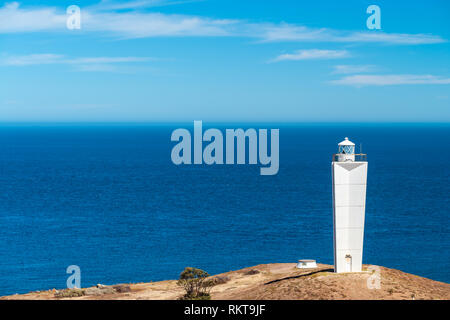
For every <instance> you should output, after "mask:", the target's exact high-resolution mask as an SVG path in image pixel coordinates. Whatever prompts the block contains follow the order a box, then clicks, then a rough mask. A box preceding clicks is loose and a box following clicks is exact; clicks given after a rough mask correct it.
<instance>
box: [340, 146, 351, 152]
mask: <svg viewBox="0 0 450 320" xmlns="http://www.w3.org/2000/svg"><path fill="white" fill-rule="evenodd" d="M339 153H343V154H354V153H355V146H339Z"/></svg>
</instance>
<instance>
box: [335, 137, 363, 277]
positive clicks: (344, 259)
mask: <svg viewBox="0 0 450 320" xmlns="http://www.w3.org/2000/svg"><path fill="white" fill-rule="evenodd" d="M331 172H332V182H333V228H334V234H333V235H334V236H333V243H334V271H335V272H337V273H340V272H361V268H362V255H363V239H364V216H365V208H366V186H367V157H366V155H365V154H361V153H359V154H355V144H354V143H353V142H351V141H350V140H348V138H345V140H344V141H342V142H340V143H339V144H338V153H337V154H334V155H333V158H332V161H331Z"/></svg>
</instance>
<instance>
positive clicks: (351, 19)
mask: <svg viewBox="0 0 450 320" xmlns="http://www.w3.org/2000/svg"><path fill="white" fill-rule="evenodd" d="M72 5H76V6H78V7H79V8H80V28H79V29H77V28H72V29H70V28H68V26H67V21H68V19H69V22H72V24H71V25H70V26H71V27H73V26H76V24H73V22H74V21H76V20H74V19H73V17H74V16H73V15H71V14H67V8H68V7H69V6H72ZM370 5H377V6H378V7H379V9H380V17H381V18H380V27H381V29H369V28H368V26H367V19H368V18H369V17H370V16H371V14H372V12H370V13H367V8H368V7H369V6H370ZM71 18H72V19H71ZM70 19H71V20H70ZM449 41H450V2H449V1H446V0H428V1H411V0H410V1H401V0H397V1H381V0H376V1H375V0H371V1H365V0H346V1H335V0H330V1H325V0H322V1H320V0H319V1H298V0H296V1H294V0H292V1H288V0H277V1H269V0H267V1H255V0H252V1H250V0H240V1H237V0H171V1H169V0H131V1H118V0H89V1H88V0H82V1H76V0H70V1H65V0H58V1H50V0H41V1H34V0H30V1H18V2H16V1H7V2H4V1H0V74H1V76H0V122H39V121H44V122H103V121H105V122H121V121H124V122H134V121H137V122H179V121H193V120H203V121H214V122H228V121H234V122H245V121H252V122H450V50H449V49H450V44H449Z"/></svg>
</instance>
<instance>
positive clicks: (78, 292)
mask: <svg viewBox="0 0 450 320" xmlns="http://www.w3.org/2000/svg"><path fill="white" fill-rule="evenodd" d="M84 295H85V292H84V290H83V289H77V288H73V289H64V290H60V291H57V292H56V293H55V297H56V298H73V297H81V296H84Z"/></svg>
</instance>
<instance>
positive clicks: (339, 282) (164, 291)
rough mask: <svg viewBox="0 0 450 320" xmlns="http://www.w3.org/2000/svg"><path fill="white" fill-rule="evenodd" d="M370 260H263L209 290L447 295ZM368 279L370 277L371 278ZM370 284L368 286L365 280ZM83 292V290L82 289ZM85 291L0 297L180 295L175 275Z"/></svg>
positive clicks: (256, 296)
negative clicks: (342, 263)
mask: <svg viewBox="0 0 450 320" xmlns="http://www.w3.org/2000/svg"><path fill="white" fill-rule="evenodd" d="M368 267H370V266H368V265H365V266H364V268H363V269H364V270H365V271H364V272H362V273H340V274H336V273H333V269H332V266H329V265H324V264H318V267H317V268H315V269H297V268H296V264H295V263H273V264H262V265H257V266H254V267H250V268H245V269H241V270H236V271H230V272H226V273H222V274H220V275H215V276H213V277H219V278H220V279H221V280H222V282H224V283H221V284H218V285H216V286H214V287H213V288H212V290H211V297H212V299H213V300H214V299H223V300H241V299H248V300H278V299H282V300H292V299H295V300H320V299H327V300H353V299H362V300H380V299H389V300H391V299H394V300H395V299H401V300H412V299H445V300H448V299H450V284H447V283H443V282H438V281H434V280H430V279H427V278H422V277H419V276H415V275H412V274H408V273H404V272H402V271H399V270H395V269H389V268H385V267H379V270H380V277H379V279H380V282H379V284H380V285H379V288H378V289H377V288H376V287H375V288H373V287H374V286H376V282H373V281H371V280H373V279H374V278H376V274H374V273H373V272H372V271H370V269H368ZM369 278H370V279H369ZM368 281H369V284H372V289H370V288H369V287H370V286H369V287H368V285H367V283H368ZM80 292H81V290H80ZM82 292H83V295H82V296H77V297H63V296H64V294H63V293H67V290H64V291H61V290H60V291H58V290H55V289H53V290H48V291H39V292H31V293H28V294H23V295H12V296H5V297H1V298H0V300H10V299H27V300H28V299H30V300H36V299H37V300H40V299H42V300H56V299H77V300H85V299H88V300H142V299H149V300H174V299H178V298H179V297H180V296H182V295H183V290H182V289H181V288H180V287H178V286H177V284H176V280H168V281H160V282H150V283H135V284H121V285H115V286H101V285H100V286H97V287H91V288H86V289H83V290H82Z"/></svg>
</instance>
